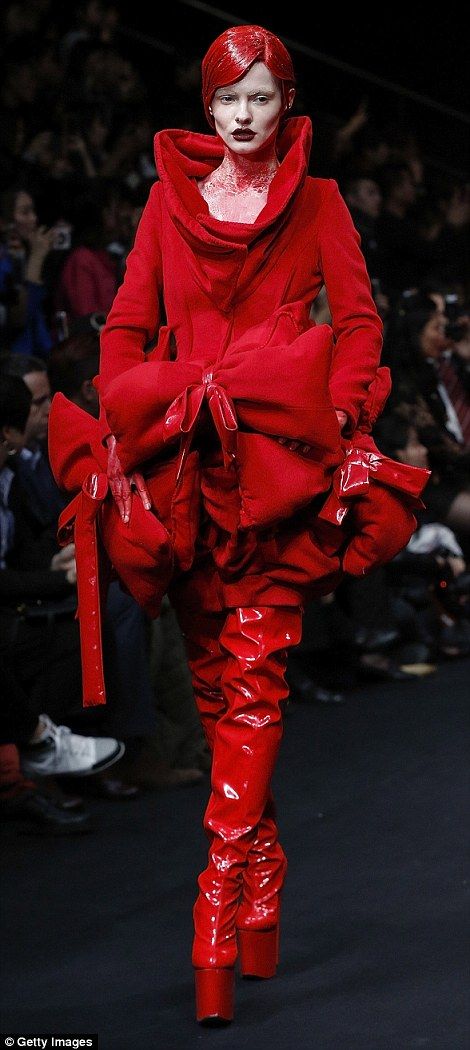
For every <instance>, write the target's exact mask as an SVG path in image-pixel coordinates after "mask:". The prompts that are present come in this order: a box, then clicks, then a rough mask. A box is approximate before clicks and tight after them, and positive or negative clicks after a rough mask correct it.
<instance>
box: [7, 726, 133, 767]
mask: <svg viewBox="0 0 470 1050" xmlns="http://www.w3.org/2000/svg"><path fill="white" fill-rule="evenodd" d="M39 717H40V719H41V722H43V723H44V725H45V726H47V736H46V737H45V738H44V740H41V741H40V742H39V743H38V744H27V745H26V746H24V747H21V749H20V759H21V768H22V770H23V773H25V774H26V775H27V776H32V777H35V776H36V777H37V776H40V777H48V776H57V775H60V774H63V775H65V774H67V775H68V776H74V777H86V776H89V775H90V774H91V773H100V772H101V770H102V769H107V768H108V766H112V765H113V762H117V760H118V758H121V756H122V755H123V754H124V751H125V750H126V748H125V745H124V744H123V743H122V742H121V741H120V740H114V739H113V738H112V737H103V736H96V737H95V736H79V735H78V734H77V733H72V730H71V729H69V727H68V726H56V724H55V722H53V721H52V719H51V718H49V715H40V716H39Z"/></svg>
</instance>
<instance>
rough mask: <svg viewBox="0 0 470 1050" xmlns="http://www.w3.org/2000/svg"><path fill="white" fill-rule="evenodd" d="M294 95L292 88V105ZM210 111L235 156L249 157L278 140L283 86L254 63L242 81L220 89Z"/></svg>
mask: <svg viewBox="0 0 470 1050" xmlns="http://www.w3.org/2000/svg"><path fill="white" fill-rule="evenodd" d="M294 93H295V92H294V89H293V88H292V89H291V92H290V93H289V103H290V104H292V101H293V98H294ZM211 110H212V115H213V117H214V123H215V130H216V131H217V134H218V135H220V138H221V139H222V140H223V141H224V142H225V145H226V146H228V147H229V149H230V150H232V152H233V153H237V154H239V155H241V156H250V155H251V154H255V153H257V152H258V151H259V150H260V149H262V148H264V147H266V145H267V144H268V143H271V142H273V143H274V141H275V139H276V135H277V129H278V127H279V121H280V118H281V115H282V112H283V102H282V94H281V87H280V83H279V81H278V80H277V78H276V77H274V76H273V75H272V73H270V71H269V69H268V67H267V66H266V65H265V64H264V62H254V63H253V65H252V66H251V67H250V69H249V70H248V72H247V73H245V76H244V77H242V78H241V80H237V82H236V83H235V84H225V85H224V86H223V87H220V88H217V91H216V92H215V94H214V96H213V99H212V102H211Z"/></svg>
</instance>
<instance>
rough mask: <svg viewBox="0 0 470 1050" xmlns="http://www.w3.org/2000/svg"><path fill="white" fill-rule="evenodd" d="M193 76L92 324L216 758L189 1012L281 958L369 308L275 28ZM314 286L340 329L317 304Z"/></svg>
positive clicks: (217, 1002) (352, 239)
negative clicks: (281, 824) (298, 659)
mask: <svg viewBox="0 0 470 1050" xmlns="http://www.w3.org/2000/svg"><path fill="white" fill-rule="evenodd" d="M202 77H203V100H204V107H205V112H206V116H207V119H208V121H209V124H210V125H211V128H213V129H214V130H215V133H216V134H215V135H214V134H211V135H202V134H194V133H191V132H188V131H184V130H165V131H161V132H159V133H158V134H157V135H156V136H155V155H156V163H157V169H158V175H159V181H157V182H156V183H155V184H154V185H153V186H152V189H151V191H150V196H149V200H148V202H147V204H146V207H145V209H144V212H143V215H142V219H141V222H140V225H139V228H138V231H137V234H136V240H135V245H134V248H133V250H132V251H131V252H130V254H129V256H128V260H127V272H126V275H125V278H124V282H123V284H122V286H121V288H120V289H119V291H118V293H117V295H116V298H115V300H114V303H113V305H112V307H111V310H110V312H109V314H108V317H107V322H106V325H105V328H104V330H103V331H102V337H101V366H100V377H99V392H100V399H101V405H102V425H103V427H104V428H105V429H104V430H103V435H102V451H104V446H105V447H106V448H107V449H108V469H107V473H108V479H109V484H110V487H111V490H112V493H113V496H114V500H115V504H116V505H117V507H118V508H119V512H120V514H121V517H122V521H123V522H128V523H129V528H132V514H133V511H132V507H133V504H134V505H135V502H136V501H137V503H139V502H140V500H141V501H142V503H143V505H144V507H145V508H147V510H148V511H150V512H151V513H153V514H157V515H158V518H159V520H160V521H161V522H162V523H163V525H164V526H165V527H166V528H167V530H168V534H169V535H170V537H171V541H172V545H173V551H174V571H173V576H172V580H171V583H170V586H169V588H168V591H169V595H170V598H171V601H172V603H173V605H174V607H175V609H176V611H177V614H178V617H179V621H180V624H181V627H182V630H183V633H184V635H185V639H186V645H187V651H188V658H189V664H190V668H191V672H192V678H193V684H194V692H195V698H196V702H197V705H198V709H199V712H200V716H201V720H202V724H203V727H204V731H205V734H206V737H207V741H208V744H209V746H210V748H211V751H212V753H213V764H212V781H211V787H212V791H211V795H210V799H209V803H208V806H207V809H206V812H205V817H204V828H205V831H206V833H207V836H208V839H209V856H208V864H207V867H206V869H205V870H204V871H203V872H202V874H201V875H200V876H199V879H198V884H199V894H198V897H197V900H196V903H195V906H194V926H195V930H194V943H193V953H192V961H193V965H194V968H195V978H196V1002H197V1019H198V1020H199V1021H200V1022H203V1023H215V1024H217V1023H224V1022H228V1021H230V1020H231V1019H232V1016H233V986H234V965H235V961H236V958H237V954H238V956H239V962H240V967H241V972H242V974H244V975H254V976H258V977H271V976H272V975H273V974H274V973H275V970H276V964H277V961H278V950H279V919H280V897H281V891H282V887H283V882H284V876H285V873H286V863H287V862H286V857H285V854H284V852H283V850H282V847H281V845H280V843H279V839H278V834H277V828H276V819H275V807H274V800H273V796H272V792H271V789H270V782H271V777H272V774H273V770H274V766H275V762H276V757H277V754H278V749H279V745H280V740H281V735H282V703H283V701H285V699H286V697H287V695H288V689H287V686H286V682H285V678H284V672H285V669H286V661H287V649H288V648H289V647H290V646H293V645H296V644H298V642H299V641H300V638H301V617H302V607H303V604H304V602H305V599H306V597H307V596H309V597H310V596H312V595H314V594H320V593H326V592H327V591H330V590H331V589H332V588H333V587H334V586H335V585H336V583H337V582H338V580H339V578H340V575H341V572H342V570H343V569H344V565H343V566H342V561H341V558H342V551H343V550H344V544H345V534H344V532H343V531H342V529H341V528H340V525H341V522H342V518H343V515H345V514H346V509H345V508H344V507H343V506H342V505H341V498H340V495H341V494H340V493H339V489H337V488H336V490H335V491H333V488H332V485H333V480H334V478H337V477H338V470H339V468H340V466H341V464H342V462H343V461H344V459H345V443H346V445H347V443H348V442H349V444H350V443H351V436H352V435H353V434H354V433H355V432H357V427H358V426H359V427H360V426H361V419H362V420H363V419H364V411H365V408H364V406H365V403H366V401H367V399H369V402H370V390H371V389H372V388H373V385H374V382H376V373H377V366H378V361H379V356H380V350H381V334H382V325H381V321H380V319H379V317H378V314H377V311H376V309H375V305H374V302H373V299H372V297H371V292H370V283H369V279H368V276H367V272H366V268H365V264H364V260H363V257H362V254H361V252H360V248H359V237H358V234H357V233H356V231H355V229H354V226H353V223H352V220H351V217H350V215H349V212H348V210H347V208H346V205H345V204H344V202H343V200H342V197H341V196H340V193H339V191H338V187H337V184H336V183H335V182H334V181H333V180H331V179H314V178H310V177H309V176H308V175H307V165H308V160H309V152H310V144H311V134H312V131H311V123H310V120H309V119H308V118H307V117H290V116H289V110H290V109H291V106H292V103H293V100H294V94H295V88H294V72H293V68H292V62H291V59H290V56H289V54H288V52H287V51H286V49H285V47H284V46H283V44H282V43H281V41H280V40H278V38H277V37H275V36H273V34H272V33H269V32H267V31H266V30H265V29H262V28H260V27H259V26H238V27H236V28H232V29H228V30H227V31H226V32H224V33H223V34H222V35H221V36H220V37H218V39H217V40H215V42H214V43H213V44H212V46H211V47H210V48H209V51H208V52H207V54H206V56H205V58H204V60H203V64H202ZM323 285H325V286H326V291H327V295H328V302H329V305H330V310H331V314H332V330H333V332H332V331H331V328H330V327H329V326H326V325H322V326H319V327H315V325H314V323H313V322H312V321H311V320H310V319H309V311H310V307H311V304H312V302H313V301H314V299H315V298H316V296H317V294H318V292H319V291H320V289H321V288H322V286H323ZM156 334H157V335H158V342H157V345H156V346H155V345H154V343H155V335H156ZM332 335H333V336H334V342H333V339H332ZM366 414H367V413H366ZM369 414H370V413H369ZM363 429H367V428H366V427H364V428H363ZM366 459H367V457H366ZM367 462H369V461H367ZM355 466H356V467H357V463H356V465H355ZM365 466H367V463H365V461H362V460H361V462H360V464H359V467H360V469H361V470H362V469H365ZM351 469H352V468H351ZM404 469H406V468H404ZM348 476H349V474H348ZM423 483H424V482H423ZM134 490H135V491H134ZM328 493H330V497H329V499H330V500H331V499H333V504H334V506H333V504H332V505H331V506H332V507H333V510H332V511H331V512H328V513H325V514H324V517H323V519H321V518H320V517H319V514H320V512H322V511H324V505H325V499H326V496H327V494H328ZM338 493H339V495H338ZM335 500H336V503H335ZM328 506H329V507H330V504H328ZM406 541H407V537H405V538H404V540H403V542H406ZM351 571H353V570H351ZM354 571H363V570H362V569H360V570H358V569H356V570H354Z"/></svg>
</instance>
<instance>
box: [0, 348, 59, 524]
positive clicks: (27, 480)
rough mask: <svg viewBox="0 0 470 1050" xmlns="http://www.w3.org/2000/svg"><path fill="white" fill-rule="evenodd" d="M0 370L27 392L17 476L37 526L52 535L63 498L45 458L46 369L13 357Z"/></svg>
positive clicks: (48, 398)
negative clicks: (15, 378) (49, 529)
mask: <svg viewBox="0 0 470 1050" xmlns="http://www.w3.org/2000/svg"><path fill="white" fill-rule="evenodd" d="M0 370H1V371H2V372H4V373H5V374H6V375H15V376H21V378H22V379H23V380H24V382H25V383H26V386H27V387H28V390H29V391H30V394H31V404H30V410H29V416H28V419H27V422H26V430H25V442H24V448H22V450H21V452H20V453H19V455H18V457H17V459H16V474H17V477H18V480H19V481H20V483H21V486H22V488H23V489H24V491H25V492H27V494H28V501H29V507H30V509H31V512H32V513H33V514H34V516H35V518H36V519H37V521H38V523H40V525H42V527H43V528H47V527H49V526H50V527H52V529H53V531H54V532H55V529H56V523H57V519H58V516H59V514H60V512H61V511H62V510H63V508H64V506H65V504H66V499H65V497H64V496H63V495H62V493H60V492H59V490H58V488H57V485H56V483H55V480H54V478H53V475H52V471H51V468H50V466H49V459H48V456H47V425H48V420H49V409H50V407H51V388H50V384H49V377H48V374H47V370H46V366H45V364H44V361H40V360H39V358H36V357H26V356H25V355H24V354H16V355H12V356H10V357H4V358H3V359H2V360H0Z"/></svg>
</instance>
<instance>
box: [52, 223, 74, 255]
mask: <svg viewBox="0 0 470 1050" xmlns="http://www.w3.org/2000/svg"><path fill="white" fill-rule="evenodd" d="M53 231H54V237H53V240H52V247H53V249H54V251H56V252H68V251H69V250H70V247H71V244H72V230H71V227H70V226H69V225H68V223H65V222H58V223H57V224H56V225H55V226H54V227H53Z"/></svg>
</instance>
